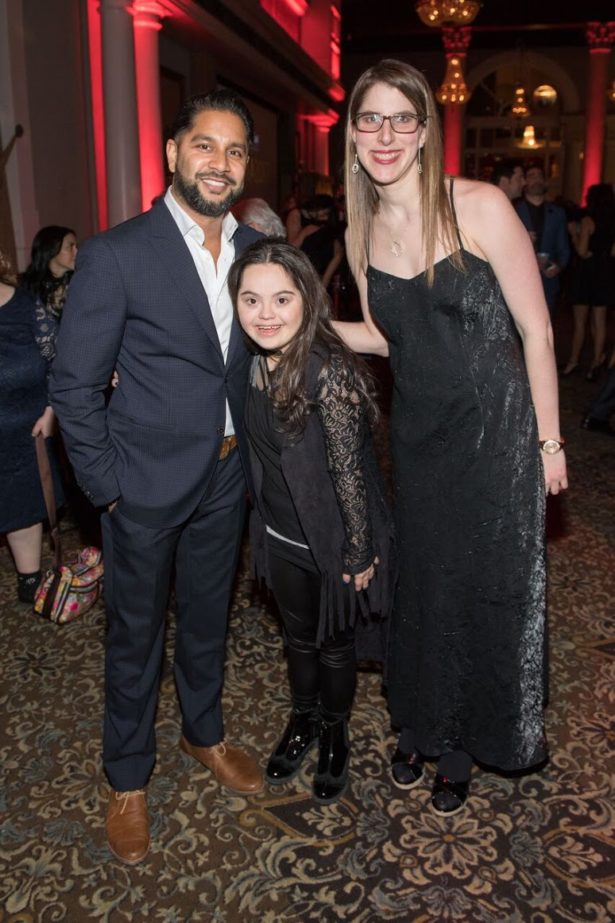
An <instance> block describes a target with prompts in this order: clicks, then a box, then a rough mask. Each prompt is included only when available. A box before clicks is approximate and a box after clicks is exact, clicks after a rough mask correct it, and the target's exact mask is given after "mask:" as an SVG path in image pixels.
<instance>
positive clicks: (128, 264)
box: [51, 90, 263, 864]
mask: <svg viewBox="0 0 615 923" xmlns="http://www.w3.org/2000/svg"><path fill="white" fill-rule="evenodd" d="M252 140H253V123H252V118H251V116H250V113H249V111H248V110H247V108H246V106H245V105H244V103H243V101H242V100H241V99H240V98H239V97H238V96H236V95H235V94H234V93H231V92H229V91H226V90H218V91H215V92H213V93H210V94H209V95H207V96H197V97H193V98H192V99H190V100H188V101H187V103H186V104H185V105H184V107H183V108H182V110H181V111H180V113H179V114H178V116H177V119H176V121H175V125H174V127H173V131H172V138H171V139H170V140H169V141H168V142H167V159H168V163H169V169H170V171H171V173H172V174H173V183H172V186H171V187H170V188H169V189H168V190H167V193H166V195H165V196H164V198H163V199H161V200H160V201H158V202H156V203H155V204H154V206H153V207H152V209H151V211H149V212H146V213H145V214H143V215H139V216H138V217H137V218H134V219H132V220H131V221H126V222H125V223H123V224H120V225H118V226H117V227H115V228H113V229H111V230H110V231H107V232H106V233H104V234H101V235H99V236H98V237H95V238H93V239H92V240H90V241H88V242H87V243H86V244H85V245H84V246H83V247H82V248H81V249H80V252H79V261H78V264H77V271H76V273H75V276H74V278H73V281H72V282H71V289H70V294H69V297H68V300H67V303H66V305H65V308H64V314H63V319H62V329H61V332H60V336H59V338H58V342H57V358H56V360H55V364H54V367H53V372H52V378H51V399H52V403H53V406H54V408H55V411H56V413H57V415H58V418H59V420H60V425H61V428H62V432H63V435H64V439H65V443H66V447H67V449H68V454H69V457H70V459H71V462H72V464H73V467H74V470H75V475H76V478H77V481H78V483H79V485H80V486H81V488H82V489H83V491H84V492H85V494H86V495H87V496H88V497H89V499H90V500H91V502H92V503H93V504H94V505H95V506H100V507H104V508H105V509H106V511H105V512H104V513H103V515H102V520H101V523H102V531H103V547H104V555H105V601H106V606H107V615H108V635H107V649H106V659H105V693H106V695H105V717H104V735H103V764H104V768H105V772H106V774H107V777H108V779H109V782H110V784H111V793H110V799H109V805H108V809H107V822H106V825H107V837H108V841H109V845H110V847H111V849H112V851H113V852H114V853H115V855H116V856H118V858H120V859H121V860H123V861H124V862H127V863H130V864H135V863H137V862H140V861H141V860H142V859H143V858H144V857H145V855H146V854H147V851H148V848H149V840H150V835H149V820H148V813H147V804H146V794H145V787H146V785H147V781H148V779H149V776H150V774H151V772H152V769H153V767H154V762H155V757H156V741H155V735H154V718H155V712H156V705H157V701H158V690H159V684H160V668H161V662H162V656H163V644H164V633H165V620H166V610H167V601H168V594H169V584H170V580H171V572H172V570H173V567H174V568H175V589H176V598H177V639H176V645H175V664H174V670H175V681H176V686H177V691H178V696H179V702H180V706H181V712H182V736H181V739H180V747H181V749H182V750H183V751H184V752H185V753H187V754H188V755H189V756H191V757H193V758H194V759H196V760H198V761H199V762H200V763H201V764H202V765H204V766H206V767H207V768H208V769H210V770H211V771H212V772H213V774H214V775H215V777H216V778H217V779H218V781H219V782H220V783H222V784H223V785H226V786H227V787H228V788H230V789H232V790H233V791H237V792H241V793H244V794H246V793H253V792H258V791H260V790H261V789H262V787H263V777H262V773H261V771H260V769H259V768H258V766H257V765H256V763H255V762H254V760H253V759H252V757H250V756H249V755H248V754H247V753H245V752H244V751H243V750H241V749H239V748H238V747H233V746H231V745H230V744H228V743H226V742H225V740H224V728H223V722H222V708H221V701H220V696H221V690H222V682H223V670H224V647H225V633H226V627H227V617H228V608H229V602H230V595H231V587H232V581H233V576H234V572H235V568H236V563H237V556H238V550H239V545H240V538H241V534H242V525H243V518H244V505H245V494H246V479H245V470H244V462H245V459H246V458H247V452H246V445H245V436H244V432H243V429H242V416H243V402H244V395H245V391H246V384H247V373H248V365H249V354H248V352H247V351H246V348H245V346H244V342H243V339H242V336H241V333H240V330H239V328H238V325H237V322H236V320H235V319H234V317H233V309H232V305H231V301H230V297H229V293H228V288H227V284H226V279H227V274H228V271H229V268H230V266H231V264H232V262H233V260H234V258H235V255H236V254H237V253H239V252H241V250H243V249H244V248H245V247H246V246H247V245H248V244H249V243H251V242H252V241H253V240H256V239H257V238H258V237H259V236H260V235H259V234H258V233H257V232H255V231H253V230H252V229H251V228H248V227H246V226H243V225H238V224H237V222H236V220H235V219H234V218H233V216H232V214H231V213H230V208H231V205H232V204H233V203H234V202H235V201H236V200H237V199H238V198H239V197H240V195H241V192H242V189H243V183H244V177H245V173H246V167H247V163H248V159H249V148H250V144H251V143H252ZM114 370H117V373H118V376H119V382H118V385H117V387H116V388H115V389H114V390H113V393H112V395H111V399H110V401H109V404H108V406H106V405H105V391H106V389H107V385H108V383H109V380H110V378H111V375H112V373H113V371H114Z"/></svg>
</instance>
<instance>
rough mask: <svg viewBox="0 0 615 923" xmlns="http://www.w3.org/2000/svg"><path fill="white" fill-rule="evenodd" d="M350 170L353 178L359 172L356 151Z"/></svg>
mask: <svg viewBox="0 0 615 923" xmlns="http://www.w3.org/2000/svg"><path fill="white" fill-rule="evenodd" d="M350 170H351V172H352V173H354V175H355V176H356V175H357V173H358V172H359V155H358V154H357V152H356V151H355V152H354V163H353V165H352V166H351V168H350Z"/></svg>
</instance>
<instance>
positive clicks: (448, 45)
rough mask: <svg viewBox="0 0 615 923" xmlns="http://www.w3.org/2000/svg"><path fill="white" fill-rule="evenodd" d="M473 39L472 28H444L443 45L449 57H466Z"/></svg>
mask: <svg viewBox="0 0 615 923" xmlns="http://www.w3.org/2000/svg"><path fill="white" fill-rule="evenodd" d="M471 39H472V27H471V26H442V44H443V45H444V50H445V52H446V54H447V56H448V55H451V54H457V55H465V54H466V52H467V50H468V48H469V47H470V41H471Z"/></svg>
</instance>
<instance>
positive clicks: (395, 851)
mask: <svg viewBox="0 0 615 923" xmlns="http://www.w3.org/2000/svg"><path fill="white" fill-rule="evenodd" d="M594 389H595V386H592V385H589V384H586V383H585V382H584V381H583V380H582V379H581V378H577V379H576V380H575V381H573V382H566V383H565V386H564V389H563V401H562V403H563V406H564V422H565V425H564V431H565V432H566V434H567V435H568V437H569V463H570V474H571V482H572V489H571V491H570V492H569V494H568V496H566V498H565V499H564V500H563V501H561V502H559V501H557V500H553V501H550V502H552V507H551V510H550V536H551V541H550V630H551V677H552V682H551V703H550V706H549V709H548V731H549V738H550V744H551V759H550V762H549V764H548V765H547V766H546V768H544V769H543V770H542V771H541V772H539V773H534V774H529V775H525V776H520V777H504V776H500V775H494V774H487V773H484V772H482V771H479V770H475V774H474V777H473V789H472V797H471V800H470V802H469V806H468V808H467V809H466V811H465V812H462V813H461V814H460V815H458V816H456V817H454V818H449V819H448V820H444V819H440V818H437V817H436V816H434V815H433V814H432V813H430V811H429V810H428V808H427V802H428V797H429V787H430V784H431V777H432V771H433V767H430V772H429V773H428V780H427V781H426V783H425V784H424V785H421V786H419V787H418V789H414V790H413V791H412V792H411V793H408V794H404V793H401V792H400V791H398V790H397V789H395V788H394V787H393V786H392V785H391V784H390V782H389V781H388V773H387V763H388V758H389V755H390V753H391V751H392V747H393V744H394V736H393V734H392V733H391V732H390V729H389V726H388V721H387V717H386V709H385V702H384V700H383V697H382V694H381V689H380V679H379V676H378V675H377V674H375V673H369V672H362V673H361V675H360V677H359V685H358V693H357V699H356V707H355V710H354V713H353V716H352V724H351V732H352V739H353V744H354V751H353V762H352V768H351V786H350V789H349V791H348V794H347V796H346V797H344V799H343V800H342V801H341V802H339V803H337V804H334V805H330V806H319V805H317V804H316V803H315V802H313V801H312V800H311V799H310V795H309V779H310V772H311V770H312V768H313V762H312V761H308V763H307V764H306V766H305V768H304V770H303V771H302V773H301V774H300V776H299V777H298V778H297V779H295V780H293V781H292V782H291V783H289V784H288V785H286V786H284V787H282V788H280V789H276V790H275V791H271V790H267V791H265V792H264V793H262V794H260V795H258V796H254V797H250V798H247V797H239V796H232V795H229V794H226V793H225V792H223V791H222V790H220V789H219V788H218V786H217V785H216V783H215V782H214V781H213V780H212V778H211V776H210V775H209V774H208V772H207V771H206V770H204V769H203V770H202V769H200V767H198V766H197V764H196V763H194V762H191V761H190V760H189V759H188V757H186V756H185V755H184V754H182V753H180V751H179V750H178V748H177V740H178V737H179V715H178V709H177V704H176V700H175V694H174V688H173V681H172V676H171V672H170V667H169V664H170V659H171V653H170V651H171V648H172V645H173V619H172V618H171V619H170V627H169V632H168V647H167V661H166V663H165V675H164V678H163V683H162V691H161V697H160V708H159V713H158V721H157V734H158V747H159V757H158V763H157V766H156V770H155V772H154V775H153V777H152V780H151V784H150V787H149V803H150V807H151V813H152V817H153V831H152V833H153V843H152V849H151V852H150V854H149V856H148V858H147V860H146V861H145V862H144V863H143V864H142V865H140V866H138V867H136V868H129V867H126V866H123V865H121V864H120V863H118V862H116V861H114V860H113V859H112V858H111V855H110V853H109V852H108V850H107V847H106V845H105V837H104V827H103V814H104V804H105V796H106V785H105V781H104V778H103V775H102V772H101V767H100V759H99V732H100V724H101V709H102V667H103V639H104V616H103V610H102V606H101V605H100V604H99V605H98V606H97V607H96V608H95V609H94V610H92V611H91V612H90V613H88V614H87V615H86V616H85V618H84V619H83V620H82V621H80V622H78V623H74V624H73V625H69V626H66V627H63V628H56V627H55V626H53V625H50V624H47V623H45V622H43V621H41V620H39V619H37V618H36V617H35V616H33V615H32V614H31V612H30V611H28V609H27V608H26V607H24V606H20V605H18V604H16V603H15V602H14V575H13V572H12V568H11V563H10V559H9V555H8V551H7V549H6V547H3V548H0V645H1V650H2V676H1V679H0V706H1V708H2V715H3V721H2V727H1V729H0V761H1V771H2V789H1V792H0V811H1V812H2V828H1V842H0V848H1V853H0V921H1V923H33V921H41V923H52V921H53V923H56V921H70V923H81V921H87V920H92V921H101V923H106V921H111V923H120V921H143V920H146V919H149V920H150V921H152V923H189V921H190V923H197V921H207V923H244V921H259V923H276V921H282V920H284V921H288V923H304V921H312V920H313V921H320V923H333V921H338V920H341V921H349V923H376V921H389V920H390V921H403V923H424V921H439V923H440V921H460V923H547V921H553V923H559V921H583V923H607V921H609V920H612V919H613V918H615V890H614V889H613V884H614V881H615V841H614V823H613V820H614V809H615V800H614V799H613V790H612V789H613V779H614V770H615V765H614V760H613V753H614V748H613V736H612V725H611V722H612V715H613V701H614V696H613V678H614V670H613V667H614V664H615V627H614V624H613V600H614V599H615V586H614V571H615V568H613V546H612V539H613V523H614V516H613V512H614V509H613V508H614V499H613V491H612V483H613V458H614V452H615V440H613V439H611V438H609V437H608V436H604V435H598V434H594V433H586V432H583V431H581V430H580V429H579V427H578V422H579V419H580V416H581V414H582V412H583V411H584V410H585V408H586V404H587V401H588V399H589V397H590V395H591V393H592V391H593V390H594ZM63 528H64V530H65V531H66V541H67V543H68V545H69V547H70V545H71V544H72V546H73V547H76V545H77V542H78V537H77V532H76V529H75V528H74V526H71V522H70V521H67V520H65V522H64V527H63ZM609 540H610V541H611V545H610V546H609ZM287 710H288V694H287V686H286V679H285V664H284V661H283V654H282V645H281V639H280V633H279V630H278V627H277V623H276V621H275V619H274V617H273V616H272V614H271V613H270V612H269V611H268V610H267V609H266V608H265V607H263V606H260V605H257V604H255V602H254V600H253V599H252V597H251V586H250V584H249V581H248V580H247V577H246V570H245V555H244V565H243V567H242V570H241V572H240V575H239V579H238V583H237V590H236V594H235V598H234V604H233V611H232V617H231V627H230V635H229V643H228V662H227V673H226V687H225V714H226V721H227V734H228V736H229V738H230V739H234V740H243V741H244V742H245V743H246V744H247V745H248V746H250V747H251V748H252V750H253V751H254V752H255V753H256V754H258V756H259V757H260V759H261V760H262V761H264V760H265V759H266V757H267V756H268V754H269V752H270V750H271V748H272V747H273V745H274V743H275V741H276V739H277V737H278V735H279V732H280V729H281V728H282V726H283V724H284V722H285V719H286V715H287Z"/></svg>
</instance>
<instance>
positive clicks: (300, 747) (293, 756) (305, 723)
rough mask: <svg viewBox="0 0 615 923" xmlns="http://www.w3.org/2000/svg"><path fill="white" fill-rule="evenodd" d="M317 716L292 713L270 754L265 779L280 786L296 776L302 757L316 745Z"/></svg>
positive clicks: (306, 712)
mask: <svg viewBox="0 0 615 923" xmlns="http://www.w3.org/2000/svg"><path fill="white" fill-rule="evenodd" d="M317 737H318V716H317V713H316V712H315V711H293V713H292V714H291V716H290V721H289V722H288V724H287V726H286V729H285V731H284V733H283V734H282V737H281V739H280V742H279V744H278V745H277V747H276V748H275V750H274V751H273V753H272V754H271V758H270V760H269V762H268V763H267V769H266V770H265V778H266V779H267V781H268V782H270V783H271V784H272V785H281V783H282V782H288V780H289V779H292V778H293V776H296V775H297V773H298V772H299V769H300V768H301V763H302V762H303V759H304V757H305V756H306V754H307V753H308V751H309V750H310V749H311V747H312V744H314V743H316V739H317Z"/></svg>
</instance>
